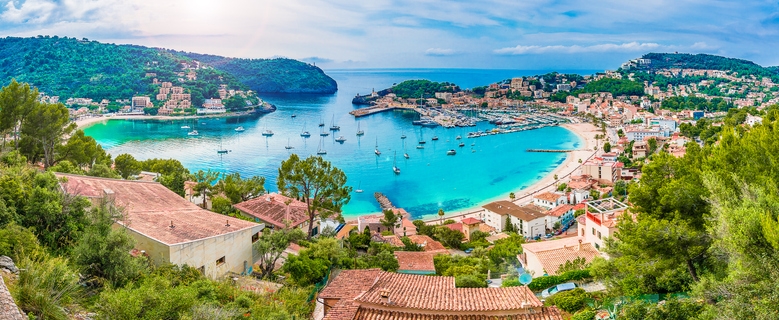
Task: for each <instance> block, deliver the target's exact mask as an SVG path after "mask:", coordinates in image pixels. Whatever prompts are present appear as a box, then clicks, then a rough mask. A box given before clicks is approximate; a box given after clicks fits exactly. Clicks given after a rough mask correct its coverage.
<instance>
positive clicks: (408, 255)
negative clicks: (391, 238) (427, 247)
mask: <svg viewBox="0 0 779 320" xmlns="http://www.w3.org/2000/svg"><path fill="white" fill-rule="evenodd" d="M435 255H436V253H435V252H414V251H395V258H397V259H398V265H399V267H398V270H407V271H433V272H435V264H433V257H434V256H435Z"/></svg>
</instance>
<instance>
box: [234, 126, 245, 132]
mask: <svg viewBox="0 0 779 320" xmlns="http://www.w3.org/2000/svg"><path fill="white" fill-rule="evenodd" d="M244 131H246V129H244V128H243V127H238V128H235V132H244Z"/></svg>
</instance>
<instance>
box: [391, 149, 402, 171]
mask: <svg viewBox="0 0 779 320" xmlns="http://www.w3.org/2000/svg"><path fill="white" fill-rule="evenodd" d="M397 159H398V152H397V151H395V158H393V160H392V172H395V174H400V168H398V162H397Z"/></svg>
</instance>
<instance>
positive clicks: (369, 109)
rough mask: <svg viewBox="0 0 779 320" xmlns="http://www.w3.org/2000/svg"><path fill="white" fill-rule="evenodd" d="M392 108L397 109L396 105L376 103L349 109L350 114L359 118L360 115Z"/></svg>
mask: <svg viewBox="0 0 779 320" xmlns="http://www.w3.org/2000/svg"><path fill="white" fill-rule="evenodd" d="M390 110H395V107H392V106H387V105H375V106H370V107H366V108H360V109H357V110H352V111H349V114H351V115H353V116H354V117H355V118H359V117H364V116H369V115H372V114H377V113H380V112H384V111H390Z"/></svg>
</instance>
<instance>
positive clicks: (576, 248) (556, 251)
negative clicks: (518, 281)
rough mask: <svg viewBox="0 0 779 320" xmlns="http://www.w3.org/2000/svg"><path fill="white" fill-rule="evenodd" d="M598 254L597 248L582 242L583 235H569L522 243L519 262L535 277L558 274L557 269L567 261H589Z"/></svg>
mask: <svg viewBox="0 0 779 320" xmlns="http://www.w3.org/2000/svg"><path fill="white" fill-rule="evenodd" d="M598 256H600V253H599V252H598V250H596V249H595V247H593V245H592V244H590V243H587V242H584V238H583V237H570V238H563V239H558V240H549V241H537V242H533V243H523V244H522V254H521V255H520V262H522V267H523V268H525V270H527V271H528V272H529V273H530V274H531V275H533V277H534V278H536V277H542V276H546V275H550V276H555V275H558V274H559V272H558V270H559V269H560V267H561V266H562V265H564V264H565V263H566V262H567V261H574V260H576V259H579V258H581V259H584V262H585V263H590V262H592V260H593V259H595V257H598Z"/></svg>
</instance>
